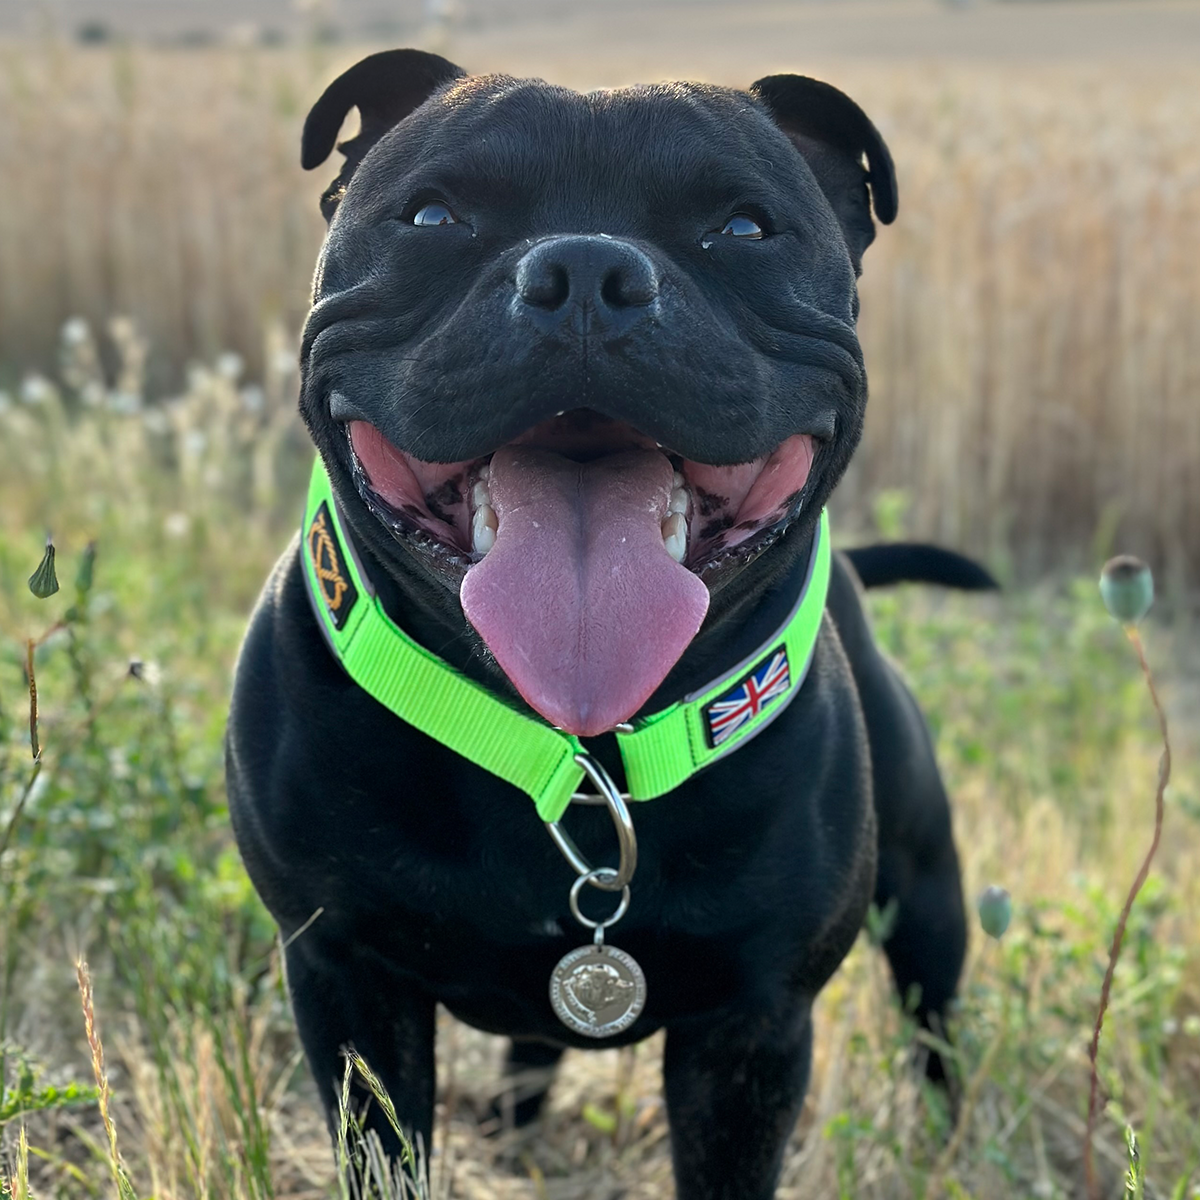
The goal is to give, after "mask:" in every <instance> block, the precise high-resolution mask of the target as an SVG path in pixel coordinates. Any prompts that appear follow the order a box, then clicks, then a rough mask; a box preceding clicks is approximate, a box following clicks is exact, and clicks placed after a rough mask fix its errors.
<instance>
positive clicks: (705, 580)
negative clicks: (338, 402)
mask: <svg viewBox="0 0 1200 1200" xmlns="http://www.w3.org/2000/svg"><path fill="white" fill-rule="evenodd" d="M346 430H347V435H348V441H349V445H350V450H351V460H352V463H353V467H354V477H355V483H356V486H357V488H358V491H359V494H360V496H361V497H362V499H363V501H364V502H365V503H366V505H367V507H368V508H369V509H370V510H371V512H372V513H373V515H374V516H375V517H376V518H377V519H378V520H380V521H381V522H382V523H383V524H384V525H385V526H386V527H387V528H388V529H389V530H390V532H391V533H392V534H393V536H395V537H396V538H397V539H398V540H401V541H403V542H404V543H406V544H407V545H408V546H410V547H411V548H412V549H414V550H415V551H416V552H417V553H420V554H423V555H426V556H428V557H429V558H430V559H432V560H433V562H434V564H435V565H436V566H437V567H438V568H440V570H441V571H442V572H443V573H445V572H449V573H450V574H451V575H452V577H459V594H460V599H461V602H462V607H463V612H464V614H465V615H466V617H467V620H468V621H469V622H470V623H471V625H472V626H473V627H474V628H475V630H476V632H477V633H478V634H479V635H480V637H482V639H483V641H484V642H485V643H486V645H487V646H488V649H489V650H490V651H491V653H492V654H493V655H494V656H495V658H496V661H497V663H498V664H499V666H500V667H501V669H502V670H503V671H504V672H505V674H506V675H507V676H508V678H509V679H510V680H511V681H512V683H513V685H514V686H515V687H516V689H517V691H518V692H519V693H520V694H521V696H522V697H523V698H524V699H525V700H526V702H527V703H528V704H530V706H531V707H532V708H534V709H535V710H536V711H537V712H539V713H540V714H541V715H542V716H544V717H545V718H546V719H547V720H548V721H550V722H551V724H553V725H555V726H558V727H559V728H561V729H564V730H566V731H567V732H569V733H574V734H576V735H578V736H581V737H590V736H594V735H595V734H598V733H603V732H606V731H608V730H610V729H613V728H614V727H615V726H617V725H618V724H621V723H622V722H625V721H627V720H628V719H629V718H630V717H631V716H632V715H633V714H634V713H636V712H637V711H638V709H640V708H641V707H642V705H643V704H644V703H645V702H646V701H647V700H648V699H649V698H650V696H651V694H652V693H653V692H654V691H655V689H656V688H657V687H658V685H659V684H660V683H661V682H662V680H663V679H664V678H665V677H666V675H667V673H668V672H669V671H670V669H671V668H672V667H673V666H674V665H675V663H676V662H677V661H678V659H679V657H680V656H681V655H682V654H683V652H684V650H685V649H686V648H687V646H688V644H689V643H690V642H691V640H692V639H693V638H694V637H695V635H696V633H697V632H698V631H699V629H700V626H701V624H702V622H703V620H704V617H705V614H706V612H707V610H708V603H709V585H710V584H711V583H712V581H713V580H714V579H716V578H718V577H719V576H720V575H721V574H723V573H724V572H725V571H726V570H729V569H731V568H734V567H736V566H738V565H744V564H745V563H747V562H749V561H750V560H751V559H753V558H755V557H757V556H758V555H759V554H761V553H762V552H763V550H765V549H766V548H767V547H768V546H769V545H770V544H771V543H772V542H773V541H774V540H775V539H777V538H778V537H779V536H780V535H781V534H782V533H783V532H784V530H785V529H786V528H787V526H788V525H790V523H791V522H792V521H793V520H795V518H796V517H797V516H798V514H799V512H800V511H801V509H802V507H803V503H804V499H805V494H806V486H807V484H808V481H809V478H810V476H811V473H812V465H813V459H814V455H815V453H816V449H817V442H816V439H815V438H814V437H813V435H811V434H795V435H793V436H791V437H789V438H787V439H786V440H785V441H784V442H782V443H781V444H780V445H779V446H777V447H776V448H775V449H774V450H773V451H772V452H771V453H769V454H766V455H763V456H761V457H759V458H756V459H754V460H753V461H751V462H747V463H741V464H738V465H735V466H722V465H714V464H708V463H702V462H697V461H694V460H689V459H686V458H684V457H682V456H681V455H679V454H676V453H674V452H673V451H672V450H670V449H669V448H666V447H663V446H662V445H660V444H659V443H658V442H656V441H655V440H654V439H653V438H652V437H650V436H648V435H646V434H644V433H642V432H640V431H639V430H637V429H635V428H634V427H633V426H631V425H629V424H626V423H624V422H620V421H615V420H612V419H609V418H607V417H604V416H602V415H600V414H598V413H594V412H592V411H591V410H587V409H576V410H572V411H570V412H564V413H560V414H559V415H558V416H556V417H552V418H550V419H549V420H546V421H543V422H541V423H540V424H538V425H535V426H533V427H532V428H531V429H528V430H526V431H525V432H524V433H523V434H521V435H519V436H518V437H517V438H515V439H514V440H513V441H511V442H509V443H507V444H505V445H503V446H501V447H499V448H497V449H496V450H495V451H493V452H491V453H489V454H485V455H482V456H480V457H477V458H473V459H469V460H464V461H461V462H454V463H434V462H425V461H422V460H420V459H417V458H414V457H413V456H412V455H410V454H407V453H405V452H404V451H403V450H400V449H399V448H398V447H396V446H395V445H393V444H392V443H391V442H389V441H388V440H387V438H386V437H385V436H384V434H383V433H382V432H381V431H380V430H379V429H378V428H376V427H375V426H374V425H372V424H370V423H369V422H367V421H363V420H350V421H348V422H347V423H346Z"/></svg>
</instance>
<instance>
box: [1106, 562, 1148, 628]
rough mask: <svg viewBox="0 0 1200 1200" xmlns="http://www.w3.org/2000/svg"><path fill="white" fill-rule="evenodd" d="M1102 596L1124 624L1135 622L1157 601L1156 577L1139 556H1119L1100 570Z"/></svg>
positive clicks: (1114, 614) (1107, 605) (1108, 607)
mask: <svg viewBox="0 0 1200 1200" xmlns="http://www.w3.org/2000/svg"><path fill="white" fill-rule="evenodd" d="M1100 596H1101V598H1102V599H1103V600H1104V607H1105V608H1107V609H1108V611H1109V612H1110V613H1111V614H1112V615H1113V616H1114V617H1116V619H1117V620H1118V621H1120V622H1121V624H1122V625H1136V624H1137V623H1138V622H1139V621H1140V620H1141V619H1142V618H1143V617H1144V616H1145V615H1146V614H1147V613H1148V612H1149V611H1150V605H1152V604H1153V603H1154V576H1153V575H1152V574H1151V573H1150V568H1149V567H1148V566H1146V564H1145V563H1144V562H1142V560H1141V559H1140V558H1134V557H1133V555H1132V554H1121V555H1118V556H1117V557H1116V558H1110V559H1109V560H1108V562H1106V563H1105V564H1104V570H1103V571H1101V572H1100Z"/></svg>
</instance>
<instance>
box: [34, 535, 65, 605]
mask: <svg viewBox="0 0 1200 1200" xmlns="http://www.w3.org/2000/svg"><path fill="white" fill-rule="evenodd" d="M29 590H30V591H31V592H32V593H33V594H34V595H35V596H36V597H37V598H38V599H39V600H45V599H47V597H49V596H53V595H54V593H55V592H57V591H58V575H57V573H56V572H55V570H54V543H53V542H52V541H51V540H50V539H49V538H47V539H46V553H45V554H43V555H42V561H41V562H40V563H38V567H37V570H36V571H34V573H33V574H32V575H30V577H29Z"/></svg>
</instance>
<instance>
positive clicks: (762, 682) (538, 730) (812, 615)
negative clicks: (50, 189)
mask: <svg viewBox="0 0 1200 1200" xmlns="http://www.w3.org/2000/svg"><path fill="white" fill-rule="evenodd" d="M301 538H302V545H301V551H300V558H301V561H302V562H303V565H304V580H305V583H306V584H307V586H308V596H309V600H310V601H311V602H312V607H313V612H314V613H315V614H316V618H317V624H318V625H319V626H320V628H321V632H322V633H323V634H324V635H325V640H326V641H327V642H328V643H329V647H330V649H331V650H332V651H333V654H334V657H335V658H336V659H337V660H338V661H339V662H340V663H341V664H342V667H343V668H344V669H345V671H346V673H347V674H348V675H349V676H350V678H351V679H353V680H354V682H355V683H357V684H358V686H359V687H361V688H362V689H363V690H364V691H365V692H367V693H368V694H369V695H371V696H373V697H374V698H375V699H376V700H378V701H379V703H380V704H382V705H383V706H384V708H386V709H388V710H389V711H390V712H392V713H394V714H395V715H396V716H398V717H399V718H400V719H401V720H402V721H406V722H407V723H408V724H410V725H413V726H415V727H416V728H417V729H419V730H420V731H421V732H422V733H424V734H427V735H428V736H429V737H431V738H433V739H435V740H436V741H438V742H441V743H442V745H444V746H448V747H449V748H450V749H451V750H454V751H455V752H456V753H458V754H461V755H462V756H463V757H464V758H467V759H469V760H470V761H471V762H473V763H475V765H476V766H479V767H482V768H483V769H484V770H485V771H490V772H491V773H492V774H493V775H498V776H499V777H500V778H501V779H505V780H507V781H508V782H509V783H511V784H512V785H513V786H514V787H516V788H519V789H520V790H521V791H523V792H525V793H526V794H527V795H529V796H530V798H531V799H532V800H533V802H534V804H535V805H536V806H537V811H538V815H539V816H540V817H541V818H542V820H543V821H557V820H558V818H559V817H560V816H562V814H563V812H564V811H565V810H566V807H567V805H568V804H570V802H571V795H572V793H573V792H574V791H575V790H576V789H577V788H578V786H579V784H580V782H581V781H582V779H583V775H584V772H583V768H582V767H581V766H580V765H579V763H578V762H577V761H576V756H577V755H580V754H582V753H584V747H583V744H582V743H581V742H580V741H579V739H578V738H577V737H575V736H574V735H572V734H569V733H564V732H563V731H562V730H560V729H555V728H554V727H553V726H551V725H549V724H548V723H547V722H545V721H543V720H542V719H541V718H540V717H537V716H534V715H532V714H531V713H528V712H522V711H521V710H520V709H518V708H516V707H515V705H514V704H512V703H510V702H508V701H506V700H504V699H502V698H501V697H499V696H497V695H495V694H494V693H492V692H490V691H489V690H488V689H487V688H485V687H483V686H482V685H481V684H478V683H476V682H475V681H474V680H472V679H468V678H467V677H466V676H465V675H463V674H462V673H461V672H460V671H458V670H456V669H455V668H454V667H452V666H451V665H450V664H449V663H447V662H444V661H443V660H442V659H440V658H438V656H437V655H436V654H433V653H431V652H430V651H429V650H427V649H426V648H425V647H424V646H422V645H420V644H419V643H418V642H416V641H414V640H413V639H412V638H411V637H409V636H408V634H406V633H405V632H404V630H402V629H401V628H400V627H399V626H398V625H397V624H396V623H395V622H394V621H393V620H392V619H391V617H389V616H388V614H387V613H386V612H384V609H383V605H382V604H381V603H380V601H379V598H378V597H377V596H376V594H375V589H374V587H372V585H371V580H370V577H369V576H368V574H367V572H366V570H365V568H364V567H363V565H362V563H361V562H360V561H359V558H358V555H357V553H356V551H355V548H354V544H353V542H352V541H351V539H350V537H349V536H348V534H347V532H346V529H345V526H344V524H343V521H342V517H341V514H340V513H339V512H338V507H337V502H336V500H335V499H334V496H333V490H332V488H331V487H330V483H329V475H328V474H327V472H326V470H325V466H324V464H323V463H322V462H321V459H320V457H318V458H317V460H316V462H315V463H314V464H313V473H312V479H311V481H310V483H309V488H308V502H307V504H306V506H305V510H304V524H303V526H302V527H301ZM830 553H831V551H830V539H829V518H828V516H827V515H826V513H825V512H824V511H822V513H821V520H820V523H819V525H818V527H817V534H816V537H815V538H814V539H813V549H812V555H811V558H810V559H809V564H808V571H807V573H806V575H805V579H804V586H803V587H802V588H801V590H800V595H799V596H798V597H797V600H796V604H795V606H794V607H793V609H792V611H791V614H790V615H789V616H788V618H787V620H785V621H784V623H783V625H782V626H780V628H779V629H777V630H776V631H775V633H774V634H773V635H772V636H771V637H770V638H768V639H767V640H766V641H765V642H763V644H762V645H761V646H759V648H758V649H757V650H755V651H754V652H753V653H752V654H750V655H749V656H747V657H746V658H744V659H743V660H742V661H741V662H740V663H738V664H737V666H735V667H733V668H731V669H730V670H728V671H726V672H725V673H724V674H722V675H721V676H720V677H719V678H717V679H714V680H712V681H711V682H709V683H707V684H705V685H704V686H703V687H702V688H700V689H699V690H698V691H695V692H692V693H690V694H689V695H687V696H684V697H683V699H682V700H679V701H677V702H676V703H674V704H672V705H670V707H668V708H664V709H662V710H661V711H659V712H656V713H652V714H650V715H649V716H646V717H638V718H636V719H635V720H634V721H633V722H632V724H631V727H630V728H628V729H625V730H617V731H616V738H617V746H618V747H619V749H620V752H621V760H622V762H623V763H624V766H625V777H626V780H627V786H628V787H629V796H630V798H631V799H633V800H652V799H654V798H655V797H657V796H662V795H664V794H666V793H667V792H670V791H672V790H673V789H674V788H677V787H678V786H679V785H680V784H681V783H683V782H684V781H685V780H687V779H689V778H691V776H692V775H694V774H695V773H696V772H697V771H700V770H702V769H703V768H704V767H707V766H709V765H710V764H711V763H713V762H715V761H716V760H717V759H719V758H722V757H723V756H724V755H726V754H728V753H729V752H730V751H732V750H736V749H738V748H739V747H741V746H744V745H745V744H746V743H747V742H748V741H749V740H750V739H751V738H752V737H754V735H755V734H757V733H759V732H760V731H761V730H762V729H764V728H765V727H766V726H767V725H768V724H770V722H771V721H773V720H774V719H775V718H776V717H777V716H778V715H779V714H780V713H781V712H782V711H783V710H784V709H785V708H786V707H787V705H788V703H789V702H790V701H791V700H792V698H793V697H794V696H795V695H796V693H797V692H798V691H799V690H800V686H801V684H802V683H803V682H804V679H805V676H806V675H807V674H808V669H809V666H810V665H811V663H812V657H813V651H814V649H815V648H816V644H817V634H818V633H819V632H820V628H821V618H822V615H823V614H824V611H825V597H826V593H827V592H828V590H829V570H830Z"/></svg>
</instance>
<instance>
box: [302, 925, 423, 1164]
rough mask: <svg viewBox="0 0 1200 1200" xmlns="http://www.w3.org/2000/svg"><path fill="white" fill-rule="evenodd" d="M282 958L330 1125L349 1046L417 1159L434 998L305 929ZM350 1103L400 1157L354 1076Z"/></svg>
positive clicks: (397, 1145)
mask: <svg viewBox="0 0 1200 1200" xmlns="http://www.w3.org/2000/svg"><path fill="white" fill-rule="evenodd" d="M286 962H287V982H288V990H289V991H290V992H291V997H292V1009H293V1011H294V1013H295V1016H296V1025H297V1027H298V1028H299V1031H300V1040H301V1042H302V1043H303V1045H304V1053H305V1055H306V1056H307V1058H308V1064H309V1067H310V1068H311V1070H312V1073H313V1078H314V1079H316V1081H317V1084H318V1087H319V1090H320V1095H321V1103H322V1104H323V1105H324V1108H325V1117H326V1120H327V1121H328V1123H329V1127H330V1130H331V1131H336V1130H337V1127H338V1101H339V1097H340V1095H341V1090H342V1078H343V1074H344V1072H345V1067H346V1061H345V1054H344V1052H345V1050H346V1049H348V1048H353V1049H354V1050H355V1051H356V1052H357V1053H358V1054H359V1055H360V1056H361V1057H362V1058H363V1060H364V1061H365V1062H366V1064H367V1065H368V1066H369V1067H370V1068H371V1070H372V1071H373V1072H374V1073H375V1074H376V1075H377V1076H378V1078H379V1080H380V1081H381V1082H382V1084H383V1086H384V1088H385V1089H386V1091H387V1094H388V1096H389V1097H390V1098H391V1101H392V1104H393V1105H394V1107H395V1110H396V1117H397V1119H398V1121H399V1124H400V1127H401V1129H403V1130H404V1132H405V1136H406V1137H408V1139H409V1141H410V1143H411V1145H412V1147H413V1150H414V1152H416V1153H417V1155H418V1162H419V1163H420V1162H422V1160H423V1158H424V1157H425V1156H427V1155H428V1153H429V1148H430V1146H431V1145H432V1141H431V1138H432V1133H433V1100H434V1086H435V1067H434V1037H435V1027H434V1013H435V1005H434V1001H433V998H432V997H431V996H428V995H426V994H425V993H424V992H423V991H421V990H420V989H419V988H417V987H416V986H415V985H413V984H412V983H410V982H409V981H407V980H405V979H404V978H403V977H402V976H397V975H396V974H394V973H393V972H391V971H388V970H386V969H384V968H383V967H382V966H381V965H380V964H379V963H378V962H377V961H375V960H374V958H373V957H369V956H368V954H367V953H364V952H363V951H355V950H354V949H353V948H348V947H340V946H339V947H331V946H330V945H329V943H328V942H321V941H319V940H317V939H316V938H314V937H313V936H312V933H308V934H305V935H302V936H301V937H300V938H298V939H297V941H295V942H294V943H293V944H292V945H290V946H288V948H287V951H286ZM350 1103H351V1107H352V1111H353V1113H354V1115H355V1116H359V1115H361V1116H363V1117H364V1125H363V1127H364V1132H367V1131H372V1132H374V1133H375V1134H377V1135H378V1137H379V1140H380V1142H381V1143H382V1145H383V1149H384V1151H385V1152H386V1154H387V1156H388V1158H389V1159H391V1160H393V1161H396V1162H399V1161H401V1159H402V1157H403V1143H402V1142H401V1140H400V1138H398V1137H397V1136H396V1133H395V1131H394V1130H393V1129H392V1127H391V1125H390V1124H389V1122H388V1120H387V1118H386V1117H385V1116H384V1114H383V1111H382V1110H381V1108H380V1106H379V1104H378V1102H377V1101H376V1100H375V1099H374V1098H373V1097H372V1095H371V1093H370V1092H369V1091H368V1089H367V1088H366V1086H365V1085H364V1083H363V1082H362V1080H361V1079H360V1078H359V1077H358V1075H357V1074H355V1076H354V1079H353V1081H352V1083H351V1094H350ZM424 1169H426V1170H427V1169H428V1168H427V1167H425V1168H424Z"/></svg>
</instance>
